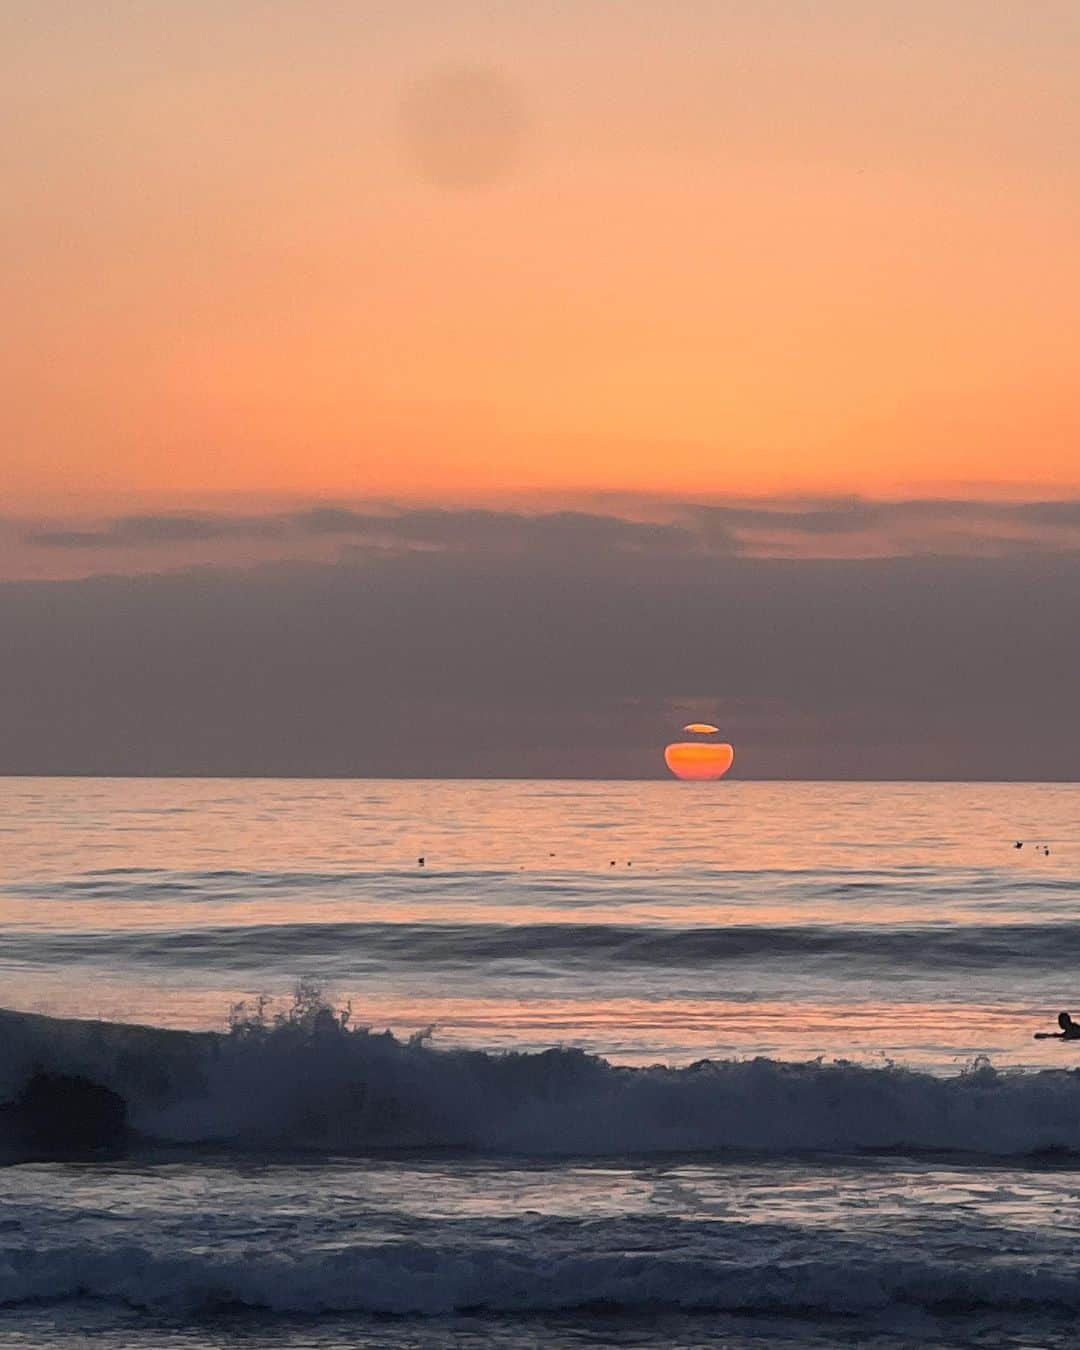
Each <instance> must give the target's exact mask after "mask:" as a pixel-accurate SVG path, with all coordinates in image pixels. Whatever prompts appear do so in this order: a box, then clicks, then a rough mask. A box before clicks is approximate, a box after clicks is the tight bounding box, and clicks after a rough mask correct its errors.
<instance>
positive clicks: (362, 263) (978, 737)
mask: <svg viewBox="0 0 1080 1350" xmlns="http://www.w3.org/2000/svg"><path fill="white" fill-rule="evenodd" d="M0 65H2V66H3V71H2V75H3V79H2V82H0V89H2V93H0V98H2V100H3V103H4V117H3V118H2V119H0V153H2V155H3V162H4V166H5V193H4V198H3V202H2V203H0V241H2V244H3V251H4V257H5V260H6V268H5V271H6V275H5V281H4V305H3V317H2V320H0V446H2V447H3V448H2V449H0V467H2V475H0V632H3V633H4V635H5V644H4V645H5V649H6V653H5V657H4V661H3V662H2V663H0V772H31V773H32V772H123V773H128V772H133V773H138V772H152V773H246V772H250V773H312V774H319V773H345V774H348V773H357V774H366V773H373V774H395V773H402V774H421V775H422V774H425V773H431V774H450V775H456V774H462V775H468V774H493V775H500V776H501V775H509V776H522V775H529V774H534V773H535V774H545V775H548V774H551V775H563V774H565V775H570V776H585V777H589V776H600V777H603V776H623V775H625V776H631V777H636V776H646V777H647V776H653V775H662V774H663V773H664V772H665V771H664V768H663V762H662V757H661V754H660V750H661V749H662V746H663V743H664V741H665V739H667V738H670V736H671V734H673V733H675V732H677V730H678V727H679V726H680V725H681V723H682V722H683V721H686V720H706V721H713V722H716V723H717V724H718V725H720V726H721V729H722V734H723V735H724V737H725V738H726V739H729V740H732V741H733V742H735V743H736V746H737V750H738V758H737V761H736V770H735V772H737V773H740V774H742V775H743V776H749V777H810V778H814V777H842V778H843V777H855V778H860V777H869V778H875V777H878V778H887V777H896V776H899V777H915V778H921V777H928V778H941V777H945V778H948V777H959V778H968V777H972V778H982V777H990V778H997V777H1005V778H1041V777H1050V778H1072V777H1075V773H1076V764H1077V762H1078V759H1080V730H1078V725H1080V719H1078V718H1077V717H1076V715H1075V708H1074V704H1073V700H1072V694H1071V689H1072V688H1073V687H1074V686H1076V685H1077V675H1078V673H1080V671H1078V666H1077V657H1078V654H1080V653H1078V650H1077V641H1076V638H1075V635H1074V632H1073V630H1074V628H1077V627H1080V625H1077V624H1076V623H1075V617H1076V615H1077V612H1078V609H1080V604H1078V601H1080V594H1078V589H1077V581H1078V570H1080V446H1078V440H1080V381H1078V380H1077V378H1076V374H1077V372H1076V350H1075V332H1076V318H1077V315H1078V312H1080V248H1078V245H1077V242H1076V241H1077V239H1078V238H1080V103H1078V101H1077V100H1076V97H1075V90H1076V88H1077V86H1078V81H1080V8H1078V7H1077V5H1076V4H1075V3H1074V0H1040V3H1038V4H1024V5H1021V4H1019V3H1015V4H1012V3H1003V4H997V5H987V4H985V3H984V2H983V0H949V2H948V3H941V0H933V2H931V0H902V2H901V0H815V3H813V4H810V3H806V0H800V2H798V3H796V0H753V3H751V0H712V2H709V0H685V3H680V4H677V5H673V6H671V5H658V4H655V3H651V2H650V3H644V2H643V0H621V2H620V3H619V4H618V5H610V4H602V3H598V2H597V3H593V2H591V0H572V2H571V0H550V2H549V3H546V4H545V5H543V6H537V5H527V4H511V3H503V4H496V3H491V2H490V0H489V2H488V3H476V2H475V0H462V2H461V3H457V4H454V5H446V4H445V3H442V0H438V3H436V2H435V0H394V3H375V2H374V0H372V2H371V3H364V4H356V3H344V0H335V2H334V3H331V2H329V0H310V2H309V3H305V4H304V5H283V4H278V3H273V2H272V0H259V3H255V0H232V2H231V3H230V4H229V5H227V6H222V5H220V4H211V3H209V0H187V2H186V3H185V4H183V5H176V4H168V3H160V2H156V0H141V2H140V3H133V2H124V0H102V2H101V3H99V4H95V5H85V4H81V3H76V2H75V0H64V2H61V0H34V2H33V3H29V2H28V0H11V3H9V4H6V5H5V6H4V7H3V10H2V13H0Z"/></svg>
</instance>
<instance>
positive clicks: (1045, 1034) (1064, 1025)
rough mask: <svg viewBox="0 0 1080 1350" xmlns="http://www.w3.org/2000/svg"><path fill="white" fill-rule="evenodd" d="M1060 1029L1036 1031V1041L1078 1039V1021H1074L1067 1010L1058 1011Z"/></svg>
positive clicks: (1079, 1026) (1079, 1023)
mask: <svg viewBox="0 0 1080 1350" xmlns="http://www.w3.org/2000/svg"><path fill="white" fill-rule="evenodd" d="M1058 1026H1059V1027H1060V1028H1061V1030H1060V1031H1037V1032H1036V1033H1035V1039H1036V1040H1037V1041H1080V1022H1074V1021H1073V1020H1072V1018H1071V1017H1070V1016H1069V1014H1068V1013H1067V1012H1062V1013H1058Z"/></svg>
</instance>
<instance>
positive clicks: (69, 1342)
mask: <svg viewBox="0 0 1080 1350" xmlns="http://www.w3.org/2000/svg"><path fill="white" fill-rule="evenodd" d="M1017 841H1023V845H1024V846H1023V847H1022V848H1019V849H1018V848H1016V847H1015V843H1016V842H1017ZM421 858H423V865H421V864H420V862H419V860H420V859H421ZM1078 861H1080V786H1076V785H1060V784H1055V785H1049V784H1019V785H1011V784H1010V785H1005V784H996V785H969V784H932V785H928V784H768V783H744V782H739V781H737V780H732V781H727V780H725V781H722V782H720V783H713V784H693V783H675V782H661V783H560V782H480V783H476V782H473V783H469V782H377V781H334V782H312V781H276V782H275V781H261V780H199V781H195V780H191V781H185V780H74V779H72V780H61V779H53V780H45V779H10V778H9V779H0V980H2V992H0V1005H2V1006H3V1008H4V1009H6V1010H7V1011H5V1012H3V1013H0V1103H2V1102H13V1101H16V1100H17V1099H18V1098H19V1095H20V1093H21V1091H22V1089H23V1087H24V1086H25V1084H26V1082H27V1081H28V1079H29V1078H30V1077H31V1076H32V1075H33V1074H34V1073H35V1072H37V1071H39V1070H44V1071H46V1072H54V1073H67V1074H80V1075H83V1076H85V1077H88V1078H90V1079H92V1080H93V1081H94V1082H97V1083H99V1084H102V1085H103V1086H106V1087H108V1088H110V1089H111V1090H113V1091H115V1092H117V1093H119V1094H120V1095H121V1096H122V1097H123V1098H124V1100H125V1102H126V1104H127V1110H128V1119H129V1123H130V1126H131V1133H130V1137H129V1139H128V1141H127V1142H126V1144H125V1145H124V1146H123V1147H122V1148H120V1149H118V1150H113V1151H109V1152H100V1153H89V1154H81V1155H78V1156H68V1157H57V1156H55V1150H54V1151H53V1152H51V1153H50V1152H49V1151H48V1150H43V1149H42V1148H40V1147H35V1145H34V1142H33V1141H32V1140H31V1141H29V1142H28V1141H27V1139H26V1137H25V1132H24V1134H23V1135H20V1136H18V1137H16V1135H15V1134H14V1133H11V1132H10V1131H9V1135H10V1137H8V1138H6V1139H5V1136H4V1129H5V1124H4V1122H5V1121H8V1120H9V1116H8V1115H4V1114H3V1111H2V1110H0V1155H2V1156H3V1157H4V1158H5V1159H6V1163H7V1165H6V1166H4V1167H3V1168H2V1169H0V1345H3V1346H7V1345H19V1346H46V1345H49V1346H51V1345H56V1346H64V1347H75V1346H82V1345H90V1344H91V1343H92V1344H93V1345H94V1346H95V1347H105V1350H112V1348H113V1347H116V1348H117V1350H118V1348H119V1347H127V1348H129V1350H141V1347H149V1346H177V1347H179V1346H185V1347H187V1346H223V1347H224V1346H229V1347H232V1346H256V1345H257V1346H282V1347H285V1346H288V1347H301V1346H305V1347H307V1346H310V1347H325V1348H326V1350H331V1348H332V1347H338V1346H358V1345H359V1346H368V1345H371V1346H427V1345H447V1346H474V1345H513V1346H520V1345H536V1346H556V1345H628V1346H698V1345H713V1344H716V1345H725V1346H735V1347H744V1346H745V1347H750V1346H759V1345H767V1344H768V1345H774V1344H785V1343H787V1344H791V1345H822V1346H825V1345H837V1344H850V1345H860V1346H883V1347H884V1346H899V1345H909V1344H919V1343H926V1344H934V1345H957V1346H983V1347H988V1346H1070V1345H1075V1344H1076V1340H1077V1333H1076V1330H1075V1328H1076V1325H1077V1322H1078V1319H1080V1260H1078V1251H1080V1073H1078V1072H1077V1069H1076V1068H1074V1065H1075V1066H1080V1043H1077V1044H1076V1045H1070V1044H1062V1043H1060V1042H1057V1041H1049V1040H1039V1041H1036V1040H1034V1039H1033V1032H1035V1031H1038V1030H1053V1029H1054V1018H1055V1016H1056V1014H1057V1012H1058V1011H1059V1010H1060V1009H1067V1008H1072V1010H1073V1011H1075V1012H1076V1013H1077V1014H1078V1016H1080V979H1078V977H1077V973H1076V972H1077V958H1078V956H1080V908H1078V906H1080V876H1078V873H1077V864H1078ZM298 982H302V987H303V990H304V992H303V994H302V995H301V1000H300V1005H299V1006H294V1005H293V999H294V997H295V993H294V991H295V989H296V986H297V983H298ZM316 986H318V987H319V988H320V989H321V994H320V995H319V997H320V998H321V999H322V1000H323V1001H324V1002H325V1003H327V1004H330V1005H332V1006H333V1007H334V1009H335V1010H336V1012H335V1015H334V1016H333V1017H331V1016H328V1015H324V1016H321V1017H320V1016H316V1015H313V1013H314V1000H315V998H316V996H315V994H314V993H313V990H314V988H315V987H316ZM230 1008H231V1009H232V1014H231V1029H230ZM290 1008H291V1009H292V1011H291V1012H290ZM346 1009H348V1016H347V1019H345V1020H344V1024H343V1021H342V1014H343V1013H344V1012H345V1010H346ZM72 1019H74V1020H72Z"/></svg>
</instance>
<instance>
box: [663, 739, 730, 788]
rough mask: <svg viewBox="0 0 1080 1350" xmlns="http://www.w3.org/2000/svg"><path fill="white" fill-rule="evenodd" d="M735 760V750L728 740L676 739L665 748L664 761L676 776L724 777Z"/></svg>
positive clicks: (691, 777)
mask: <svg viewBox="0 0 1080 1350" xmlns="http://www.w3.org/2000/svg"><path fill="white" fill-rule="evenodd" d="M734 762H735V750H734V748H733V747H732V746H730V745H728V744H727V742H719V743H718V742H715V741H675V742H674V743H673V744H671V745H669V746H666V747H665V749H664V763H665V764H666V765H667V766H668V768H669V769H670V770H671V772H672V773H673V774H674V775H675V777H676V778H685V779H694V780H697V781H705V780H707V779H710V778H722V777H723V776H724V774H726V773H727V771H728V769H730V768H731V766H732V764H733V763H734Z"/></svg>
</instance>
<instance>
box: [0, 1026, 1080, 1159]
mask: <svg viewBox="0 0 1080 1350" xmlns="http://www.w3.org/2000/svg"><path fill="white" fill-rule="evenodd" d="M0 1038H2V1040H0V1043H2V1045H3V1049H2V1051H0V1097H2V1098H5V1099H7V1100H8V1101H11V1102H15V1101H17V1100H18V1098H19V1093H20V1092H21V1091H23V1090H24V1089H25V1085H26V1083H27V1081H28V1080H29V1079H31V1078H32V1076H33V1075H34V1074H35V1073H36V1074H41V1073H46V1074H55V1075H72V1076H78V1077H80V1078H82V1079H86V1080H89V1081H90V1082H91V1083H92V1084H95V1085H98V1086H100V1087H103V1088H106V1089H108V1090H109V1091H111V1092H114V1093H116V1094H118V1095H119V1096H120V1097H121V1098H122V1099H123V1101H124V1102H125V1103H126V1107H127V1113H128V1121H129V1123H130V1125H131V1127H132V1128H133V1130H134V1131H135V1132H136V1134H137V1136H138V1137H139V1138H141V1139H144V1140H153V1141H159V1142H163V1143H169V1144H184V1145H188V1146H202V1147H209V1148H232V1149H240V1150H256V1151H260V1150H261V1151H265V1150H267V1149H285V1150H319V1151H327V1152H346V1153H347V1152H364V1151H367V1150H374V1149H387V1148H390V1149H399V1148H408V1149H447V1148H449V1149H465V1150H476V1151H483V1152H490V1153H511V1154H532V1155H545V1156H573V1155H612V1154H627V1153H686V1152H710V1151H723V1150H750V1151H754V1152H758V1153H799V1152H812V1151H828V1152H853V1151H860V1150H877V1151H897V1152H905V1151H910V1150H921V1151H961V1152H964V1153H968V1154H983V1155H1006V1154H1012V1155H1025V1154H1035V1153H1043V1152H1048V1151H1060V1152H1068V1153H1080V1071H1078V1070H1045V1071H1041V1072H1033V1073H1002V1072H998V1071H997V1070H995V1069H994V1068H993V1067H992V1066H991V1065H989V1064H988V1063H979V1064H977V1065H975V1066H974V1067H972V1068H970V1069H969V1070H967V1071H965V1072H961V1073H958V1074H955V1075H953V1076H951V1077H946V1078H939V1077H934V1076H932V1075H929V1074H925V1073H919V1072H915V1071H912V1070H907V1069H903V1068H898V1067H881V1068H866V1067H862V1066H859V1065H856V1064H852V1063H845V1062H834V1063H822V1062H811V1063H789V1062H784V1061H777V1060H771V1059H765V1058H759V1059H755V1060H750V1061H735V1060H724V1061H712V1060H705V1061H701V1062H699V1063H697V1064H694V1065H690V1066H688V1067H684V1068H672V1067H667V1066H662V1065H658V1066H655V1067H651V1068H630V1067H625V1066H619V1065H614V1064H611V1063H609V1062H608V1061H606V1060H604V1059H602V1058H599V1057H597V1056H594V1055H588V1054H586V1053H584V1052H582V1051H579V1050H573V1049H552V1050H547V1051H543V1052H540V1053H517V1052H513V1053H510V1052H508V1053H502V1054H492V1053H486V1052H484V1051H479V1050H475V1051H465V1050H443V1049H439V1048H434V1047H432V1046H431V1045H429V1044H426V1043H424V1042H423V1041H421V1040H419V1039H417V1038H415V1037H414V1038H413V1039H411V1040H409V1041H402V1040H398V1039H396V1038H395V1037H393V1036H392V1035H391V1034H390V1033H389V1032H384V1033H372V1032H369V1031H366V1030H363V1029H358V1030H356V1031H347V1030H345V1029H343V1028H342V1027H341V1026H340V1025H339V1024H337V1023H335V1022H334V1021H333V1020H332V1019H330V1018H327V1019H316V1020H315V1022H314V1023H313V1024H312V1025H311V1026H310V1027H308V1028H299V1027H296V1026H290V1025H285V1026H282V1027H279V1028H277V1029H276V1030H265V1031H263V1032H261V1033H260V1034H250V1035H248V1034H243V1035H238V1034H233V1035H220V1034H214V1033H190V1032H175V1031H159V1030H155V1029H153V1028H146V1027H133V1026H126V1025H121V1024H109V1023H101V1022H83V1021H68V1020H62V1019H55V1018H48V1017H41V1016H37V1015H33V1014H25V1013H13V1012H0ZM0 1143H3V1140H2V1138H0ZM11 1147H14V1145H13V1144H12V1143H11V1141H8V1148H9V1151H10V1148H11Z"/></svg>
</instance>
